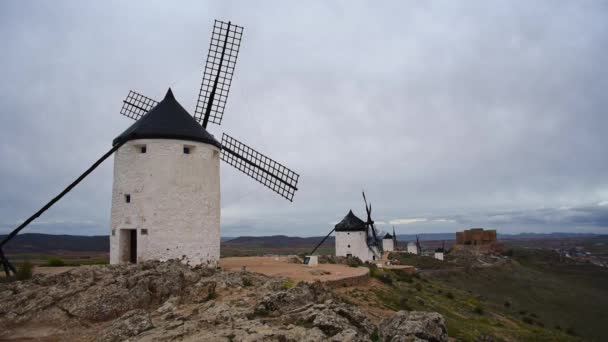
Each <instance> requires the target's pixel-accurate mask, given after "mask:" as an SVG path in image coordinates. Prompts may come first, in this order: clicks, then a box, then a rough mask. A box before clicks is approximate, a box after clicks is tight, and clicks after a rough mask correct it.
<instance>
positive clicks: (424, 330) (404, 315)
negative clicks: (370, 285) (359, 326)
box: [378, 311, 448, 342]
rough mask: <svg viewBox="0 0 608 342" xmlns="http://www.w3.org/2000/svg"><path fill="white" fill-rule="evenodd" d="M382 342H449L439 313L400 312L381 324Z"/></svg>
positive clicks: (443, 321)
mask: <svg viewBox="0 0 608 342" xmlns="http://www.w3.org/2000/svg"><path fill="white" fill-rule="evenodd" d="M378 333H379V336H380V340H381V341H387V342H389V341H390V342H406V341H431V342H447V341H448V330H447V328H446V326H445V320H444V319H443V316H441V315H440V314H438V313H437V312H422V311H399V312H396V313H395V314H393V315H392V316H391V317H389V318H386V319H385V320H383V321H382V322H381V323H380V327H379V329H378Z"/></svg>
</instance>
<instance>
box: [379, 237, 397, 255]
mask: <svg viewBox="0 0 608 342" xmlns="http://www.w3.org/2000/svg"><path fill="white" fill-rule="evenodd" d="M382 249H383V250H384V251H385V252H392V251H394V250H395V238H394V237H393V236H392V235H391V234H390V233H386V235H384V237H383V238H382Z"/></svg>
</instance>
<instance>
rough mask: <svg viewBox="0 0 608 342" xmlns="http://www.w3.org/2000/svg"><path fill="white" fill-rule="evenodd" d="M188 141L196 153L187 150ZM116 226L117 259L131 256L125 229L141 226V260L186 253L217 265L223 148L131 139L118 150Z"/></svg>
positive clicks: (191, 260) (113, 252)
mask: <svg viewBox="0 0 608 342" xmlns="http://www.w3.org/2000/svg"><path fill="white" fill-rule="evenodd" d="M143 146H145V148H146V151H145V153H142V150H141V148H142V147H143ZM185 146H186V147H189V148H190V151H189V152H190V153H188V154H186V153H184V147H185ZM126 195H129V200H130V201H129V202H128V203H127V200H126ZM110 229H111V231H110V263H112V264H117V263H122V262H128V261H129V257H128V254H129V251H130V246H129V244H128V241H127V240H128V239H126V238H125V237H126V236H128V234H125V233H126V232H125V231H126V230H136V234H137V235H136V236H137V261H138V262H140V261H143V260H161V261H164V260H169V259H180V260H182V261H183V262H185V263H188V264H190V265H200V264H209V265H215V264H216V263H217V262H218V260H219V257H220V173H219V149H218V148H217V147H215V146H213V145H209V144H204V143H199V142H191V141H184V140H170V139H139V140H132V141H129V142H127V143H126V144H125V145H123V146H122V147H121V148H119V149H118V151H116V154H115V156H114V184H113V189H112V213H111V228H110Z"/></svg>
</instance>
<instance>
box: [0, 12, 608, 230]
mask: <svg viewBox="0 0 608 342" xmlns="http://www.w3.org/2000/svg"><path fill="white" fill-rule="evenodd" d="M213 19H221V20H225V21H228V20H231V21H232V22H234V23H236V24H238V25H241V26H244V27H245V30H244V36H243V38H244V40H243V44H242V46H241V52H240V54H239V60H238V63H237V67H236V75H235V78H234V80H233V83H232V89H231V93H230V96H229V99H228V106H227V109H226V112H225V115H224V121H223V122H222V125H221V126H217V125H210V131H211V133H213V134H214V135H215V136H216V137H221V133H222V132H226V133H229V134H231V135H232V136H234V137H236V138H237V139H240V140H242V141H244V142H245V143H247V144H249V145H250V146H253V147H254V148H257V149H258V150H260V151H261V152H263V153H265V154H267V155H269V156H271V157H273V158H275V159H276V160H277V161H279V162H281V163H283V164H285V165H286V166H288V167H290V168H291V169H293V170H294V171H296V172H298V173H299V174H300V175H301V176H300V184H299V188H300V190H299V191H298V192H297V193H296V196H295V198H294V202H293V203H290V202H288V201H286V200H284V199H283V198H281V197H279V196H278V195H276V194H275V193H273V192H272V191H270V190H268V189H266V188H265V187H263V186H262V185H260V184H258V183H256V182H255V181H253V180H252V179H250V178H248V177H247V176H245V175H244V174H241V173H240V172H238V171H236V170H234V169H232V168H231V167H230V166H229V165H227V164H222V170H221V177H222V185H221V186H222V235H224V236H238V235H269V234H286V235H299V236H312V235H321V234H325V233H326V232H328V231H329V230H330V229H331V228H332V226H333V224H335V223H336V222H337V221H339V220H341V219H342V217H344V215H345V214H346V213H347V212H348V210H349V209H353V211H354V212H355V214H357V215H358V216H360V217H362V218H364V206H363V201H362V198H361V190H362V189H365V191H366V194H367V196H368V199H371V202H372V204H373V218H374V219H375V220H376V221H378V222H379V223H381V225H380V227H381V228H385V229H386V228H387V227H390V225H393V224H394V225H395V227H396V230H397V232H398V233H403V234H407V233H421V232H453V231H456V230H461V229H463V228H468V227H473V226H476V227H477V226H480V227H489V228H495V229H498V230H499V232H501V233H518V232H525V231H526V232H553V231H571V232H595V233H608V172H607V170H608V153H607V152H608V144H606V142H607V141H608V136H607V129H608V116H607V113H606V110H607V108H608V96H607V95H606V91H607V89H608V71H607V70H608V68H607V67H606V58H607V55H608V5H607V4H606V2H602V1H569V2H563V1H560V2H556V1H546V2H543V1H533V2H530V1H445V2H442V1H431V2H429V1H396V2H386V1H385V2H372V1H368V2H354V1H344V2H311V1H306V2H304V1H277V2H271V1H265V2H255V3H254V2H250V1H242V2H237V1H221V2H220V1H217V2H205V3H204V2H201V1H193V2H177V1H170V2H169V1H162V2H157V3H152V2H149V1H145V2H144V1H128V2H127V1H121V2H118V1H116V2H109V1H103V2H102V1H97V2H93V1H86V2H85V1H53V2H51V1H45V2H43V1H39V2H28V1H2V2H0V41H1V42H2V49H1V51H0V233H3V232H8V231H10V230H11V229H12V228H14V227H15V226H16V225H18V224H19V223H20V222H22V221H23V220H24V219H25V218H27V217H28V216H29V215H31V214H32V213H33V212H34V211H36V210H38V209H39V208H40V207H41V206H42V205H43V204H44V203H46V202H47V201H48V200H49V199H50V198H52V197H53V196H55V195H56V194H57V193H58V192H59V191H61V190H62V189H63V188H64V187H65V186H66V185H67V184H69V183H70V182H71V181H72V180H73V179H75V178H76V177H77V176H78V175H79V174H80V173H81V172H82V171H84V170H85V169H86V168H87V167H88V166H89V165H90V164H92V163H93V162H94V161H95V160H96V159H98V158H99V157H100V156H101V155H102V154H103V153H105V152H106V151H107V150H108V149H109V148H110V146H111V142H112V139H113V138H114V137H116V136H117V135H118V134H120V133H121V132H122V131H123V130H124V129H125V128H127V127H128V126H129V125H131V124H132V123H133V122H132V121H131V120H130V119H128V118H126V117H124V116H121V115H120V114H119V111H120V107H121V102H122V100H123V99H124V97H125V96H126V95H127V93H128V91H129V90H130V89H133V90H135V91H137V92H140V93H142V94H144V95H146V96H149V97H152V98H155V99H158V100H160V99H162V96H163V95H164V93H165V92H166V90H167V88H168V87H169V86H171V87H172V89H173V90H174V93H175V96H176V98H177V99H178V101H180V102H181V103H182V104H183V105H184V107H185V108H187V109H188V110H189V111H191V112H193V109H194V106H195V100H196V97H197V94H198V90H199V87H200V79H201V75H202V70H203V64H204V61H205V59H206V51H207V49H208V44H209V37H210V32H211V29H212V24H213ZM112 163H113V161H112V159H109V160H108V161H106V162H105V164H103V165H102V167H100V168H99V169H97V170H96V171H95V172H94V173H93V174H92V175H91V176H89V177H88V178H87V179H86V180H85V181H84V182H83V183H81V185H80V186H79V187H78V188H76V189H75V190H74V191H73V192H71V193H70V194H69V195H67V196H66V197H65V198H64V199H63V200H62V201H60V202H59V203H58V204H57V205H56V206H54V207H53V208H52V209H51V210H49V211H48V212H47V213H45V214H44V215H43V216H41V217H40V218H39V219H38V220H37V221H35V223H34V224H32V225H31V226H30V227H29V228H28V229H27V230H26V231H27V232H46V233H65V234H82V235H90V234H107V233H108V231H109V229H110V228H109V218H110V200H111V186H112V167H113V165H112ZM383 223H384V225H382V224H383Z"/></svg>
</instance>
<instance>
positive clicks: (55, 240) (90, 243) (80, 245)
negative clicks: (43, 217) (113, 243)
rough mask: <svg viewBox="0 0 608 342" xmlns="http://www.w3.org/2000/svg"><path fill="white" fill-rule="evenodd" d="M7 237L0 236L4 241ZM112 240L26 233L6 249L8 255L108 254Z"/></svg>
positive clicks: (12, 241) (103, 236)
mask: <svg viewBox="0 0 608 342" xmlns="http://www.w3.org/2000/svg"><path fill="white" fill-rule="evenodd" d="M5 237H6V235H0V239H4V238H5ZM109 250H110V239H109V237H108V236H107V235H100V236H78V235H50V234H35V233H26V234H19V235H17V236H15V238H13V239H12V240H11V241H10V242H9V243H7V244H6V246H5V247H4V251H5V252H6V253H13V254H14V253H48V252H50V251H68V252H107V251H109Z"/></svg>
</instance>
